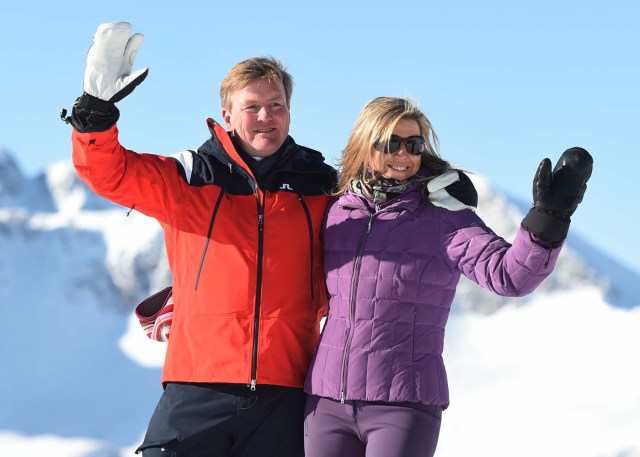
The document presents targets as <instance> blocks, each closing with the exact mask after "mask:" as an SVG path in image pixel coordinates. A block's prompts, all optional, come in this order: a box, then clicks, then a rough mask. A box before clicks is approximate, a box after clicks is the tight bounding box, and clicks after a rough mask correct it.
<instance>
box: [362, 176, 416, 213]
mask: <svg viewBox="0 0 640 457" xmlns="http://www.w3.org/2000/svg"><path fill="white" fill-rule="evenodd" d="M416 177H417V176H416V175H414V176H412V177H411V178H409V179H408V180H406V181H398V180H396V179H393V178H385V177H383V176H381V175H379V174H377V173H375V174H374V173H372V172H371V170H367V172H366V173H365V175H364V176H360V177H358V178H356V179H354V180H353V181H351V189H352V190H353V191H354V192H355V193H356V194H358V195H361V196H363V197H364V198H366V199H367V200H369V201H371V202H373V203H375V204H376V205H381V204H382V203H385V202H387V201H389V200H391V199H392V198H394V197H397V196H398V195H401V194H403V193H404V192H406V190H407V189H408V188H409V187H410V186H411V185H412V184H413V183H414V182H415V178H416Z"/></svg>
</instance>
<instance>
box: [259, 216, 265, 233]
mask: <svg viewBox="0 0 640 457" xmlns="http://www.w3.org/2000/svg"><path fill="white" fill-rule="evenodd" d="M263 226H264V214H258V230H260V231H262V227H263Z"/></svg>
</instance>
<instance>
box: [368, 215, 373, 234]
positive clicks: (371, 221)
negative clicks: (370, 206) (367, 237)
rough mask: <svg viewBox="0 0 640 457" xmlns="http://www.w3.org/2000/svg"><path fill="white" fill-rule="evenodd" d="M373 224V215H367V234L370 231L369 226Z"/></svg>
mask: <svg viewBox="0 0 640 457" xmlns="http://www.w3.org/2000/svg"><path fill="white" fill-rule="evenodd" d="M372 223H373V214H370V215H369V223H368V224H367V233H369V232H370V231H371V224H372Z"/></svg>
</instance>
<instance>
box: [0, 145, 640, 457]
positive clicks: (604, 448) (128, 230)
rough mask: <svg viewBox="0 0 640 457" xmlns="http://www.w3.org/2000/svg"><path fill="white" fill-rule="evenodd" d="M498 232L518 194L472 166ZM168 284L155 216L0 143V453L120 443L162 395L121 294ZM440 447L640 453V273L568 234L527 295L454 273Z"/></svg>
mask: <svg viewBox="0 0 640 457" xmlns="http://www.w3.org/2000/svg"><path fill="white" fill-rule="evenodd" d="M473 179H474V182H475V184H476V186H477V188H478V191H479V194H480V196H481V200H480V205H479V210H478V212H479V213H480V215H481V216H482V217H483V218H484V219H485V221H487V223H488V224H489V225H490V226H491V227H492V228H493V229H494V230H495V231H496V232H497V233H500V234H501V235H503V236H504V237H505V238H506V239H512V238H513V236H514V235H515V230H516V228H517V227H518V224H519V222H520V220H521V218H522V216H523V211H522V205H520V204H519V203H518V202H514V201H512V200H510V199H509V198H508V197H507V196H506V195H504V194H501V193H499V192H497V191H496V190H494V189H493V188H492V187H491V186H490V184H489V183H488V182H487V181H486V180H485V179H484V178H482V177H480V176H473ZM169 283H170V273H169V271H168V268H167V264H166V261H165V259H164V246H163V240H162V236H161V232H160V228H159V225H158V224H157V223H156V222H155V221H153V220H151V219H148V218H146V217H144V216H142V215H140V214H138V213H136V212H135V211H134V212H131V213H130V214H129V212H128V210H127V209H126V208H121V207H118V206H115V205H112V204H110V203H108V202H106V201H104V200H103V199H101V198H99V197H97V196H95V195H93V194H92V193H91V192H90V191H89V190H88V189H87V188H86V186H85V185H84V184H83V183H82V182H81V181H79V179H78V178H77V176H76V174H75V171H74V170H73V167H72V166H71V164H70V163H69V162H60V163H56V164H53V165H51V166H50V167H49V168H48V169H47V170H46V172H45V173H44V174H42V175H40V176H37V177H35V178H27V177H25V176H24V175H23V174H22V172H21V171H20V170H19V168H18V166H17V165H16V162H15V160H14V159H13V157H12V155H11V154H9V153H8V152H7V151H3V150H0V317H1V320H0V322H2V323H3V325H2V333H1V334H2V336H3V341H2V343H0V370H1V375H0V455H11V456H18V457H30V456H40V455H48V456H53V457H58V456H64V457H106V456H110V457H115V456H128V457H130V456H132V455H133V454H132V450H133V449H134V448H135V447H136V446H137V444H138V442H139V441H140V439H141V437H142V435H143V433H144V431H145V429H146V425H147V421H148V419H149V417H150V415H151V413H152V411H153V408H154V406H155V403H156V401H157V399H158V397H159V395H160V393H161V387H160V366H161V363H162V357H163V352H164V346H163V344H161V343H156V342H152V341H149V340H147V339H146V338H145V336H144V335H143V333H142V330H141V329H140V328H139V327H138V324H137V322H136V321H135V319H134V318H133V316H132V309H133V307H134V306H135V305H136V304H137V303H138V302H139V301H140V300H141V299H142V298H144V297H146V296H147V295H148V294H150V293H152V292H154V291H156V290H158V289H160V288H161V287H164V286H165V285H167V284H169ZM445 355H446V361H447V366H448V371H449V378H450V382H451V392H452V405H451V407H450V408H449V410H447V411H446V412H445V414H444V416H443V418H444V421H443V428H442V436H441V442H440V445H439V450H438V453H437V455H438V456H442V457H450V456H459V455H467V454H471V453H473V454H474V455H492V456H502V455H505V456H506V455H519V456H528V455H532V456H533V455H546V456H563V457H564V456H589V457H590V456H593V457H596V456H597V457H639V456H640V388H638V387H637V386H638V385H640V368H639V367H638V362H637V360H638V355H640V275H638V274H636V273H634V272H632V271H630V270H628V269H626V268H624V267H623V266H621V265H619V264H618V263H616V262H615V261H614V260H613V259H611V258H610V257H608V256H607V255H606V253H603V252H600V251H598V250H597V249H595V248H593V247H592V246H589V245H588V244H587V243H585V242H584V241H582V240H580V239H579V238H578V237H576V236H575V235H574V234H571V236H570V237H569V239H568V240H567V245H566V247H565V249H564V250H563V253H562V254H561V257H560V260H559V262H558V265H557V268H556V271H554V273H553V275H552V276H551V277H550V278H549V279H548V280H547V281H546V282H545V283H544V284H543V285H542V286H541V287H540V288H539V289H538V290H537V291H536V292H534V293H533V294H532V295H530V296H529V297H526V298H524V299H503V298H500V297H495V296H493V295H491V294H489V293H487V292H486V291H484V290H482V289H481V288H479V287H478V286H476V285H475V284H472V283H470V282H469V281H466V280H464V281H462V282H461V284H460V287H459V291H458V294H457V298H456V303H455V306H454V313H453V314H452V317H451V319H450V323H449V326H448V331H447V347H446V353H445Z"/></svg>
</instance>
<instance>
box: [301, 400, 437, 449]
mask: <svg viewBox="0 0 640 457" xmlns="http://www.w3.org/2000/svg"><path fill="white" fill-rule="evenodd" d="M441 420H442V407H441V406H436V405H422V404H417V403H381V402H367V401H346V402H345V403H340V402H338V401H335V400H331V399H328V398H323V397H317V396H315V395H309V396H308V397H307V404H306V408H305V420H304V450H305V457H327V456H332V457H432V456H433V455H434V453H435V452H436V445H437V444H438V436H439V435H440V422H441Z"/></svg>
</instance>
